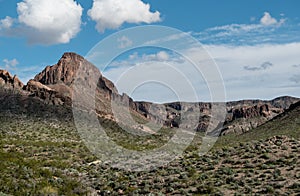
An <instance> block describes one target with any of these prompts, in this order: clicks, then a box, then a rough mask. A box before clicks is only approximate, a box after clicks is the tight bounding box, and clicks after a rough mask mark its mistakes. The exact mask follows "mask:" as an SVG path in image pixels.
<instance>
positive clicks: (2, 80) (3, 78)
mask: <svg viewBox="0 0 300 196" xmlns="http://www.w3.org/2000/svg"><path fill="white" fill-rule="evenodd" d="M0 85H1V86H3V87H5V88H12V89H22V88H23V86H24V84H23V83H22V82H21V81H20V80H19V78H18V77H17V76H16V75H14V76H12V75H11V74H10V73H9V72H8V71H6V70H0Z"/></svg>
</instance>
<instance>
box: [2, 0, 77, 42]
mask: <svg viewBox="0 0 300 196" xmlns="http://www.w3.org/2000/svg"><path fill="white" fill-rule="evenodd" d="M82 11H83V8H82V7H81V6H80V5H79V4H77V2H76V1H73V0H64V1H62V0H23V1H22V2H19V3H18V4H17V12H18V18H17V19H12V18H11V17H9V16H7V17H6V18H5V19H3V20H1V24H2V25H1V26H5V27H6V30H5V31H2V33H1V34H4V35H8V36H22V37H23V36H24V37H26V38H27V39H28V42H29V43H33V44H45V45H51V44H60V43H68V42H70V40H71V39H72V38H74V37H75V36H76V35H77V34H78V32H79V31H80V30H81V29H80V27H81V16H82ZM14 20H15V22H16V24H17V25H15V27H14V26H13V22H14Z"/></svg>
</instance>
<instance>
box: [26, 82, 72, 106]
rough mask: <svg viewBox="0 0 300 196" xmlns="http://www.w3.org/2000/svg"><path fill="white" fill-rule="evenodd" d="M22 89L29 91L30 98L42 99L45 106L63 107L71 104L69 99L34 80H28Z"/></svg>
mask: <svg viewBox="0 0 300 196" xmlns="http://www.w3.org/2000/svg"><path fill="white" fill-rule="evenodd" d="M24 89H25V90H26V91H29V92H30V93H31V96H36V97H38V98H40V99H42V100H43V101H44V102H45V103H46V104H52V105H64V104H70V102H71V100H70V98H69V97H67V96H64V95H62V94H60V93H59V92H57V91H55V90H54V89H52V88H50V87H48V86H46V85H43V84H42V83H40V82H37V81H35V80H29V82H28V83H27V85H26V86H25V88H24Z"/></svg>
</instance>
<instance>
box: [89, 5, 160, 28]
mask: <svg viewBox="0 0 300 196" xmlns="http://www.w3.org/2000/svg"><path fill="white" fill-rule="evenodd" d="M88 15H89V16H90V17H91V19H92V20H94V21H96V23H97V25H96V29H97V30H98V31H99V32H104V31H105V29H117V28H119V27H120V26H121V25H122V24H123V23H135V24H137V23H142V22H144V23H147V24H150V23H153V22H158V21H160V13H159V12H158V11H155V12H151V11H150V5H149V4H145V3H144V2H143V1H141V0H126V1H124V0H94V2H93V7H92V8H91V9H90V10H88Z"/></svg>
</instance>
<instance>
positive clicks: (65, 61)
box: [34, 52, 85, 85]
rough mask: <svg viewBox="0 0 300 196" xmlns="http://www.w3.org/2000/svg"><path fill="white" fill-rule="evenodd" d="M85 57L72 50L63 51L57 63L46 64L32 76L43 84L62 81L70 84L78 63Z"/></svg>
mask: <svg viewBox="0 0 300 196" xmlns="http://www.w3.org/2000/svg"><path fill="white" fill-rule="evenodd" d="M83 61H85V59H84V58H83V57H82V56H80V55H78V54H76V53H73V52H67V53H64V54H63V56H62V57H61V58H60V60H59V61H58V63H57V64H55V65H52V66H47V67H46V68H45V69H44V70H43V71H42V72H41V73H39V74H37V75H36V76H35V77H34V80H35V81H37V82H40V83H42V84H45V85H49V84H58V83H64V84H66V85H70V84H71V83H72V82H73V79H74V77H75V74H76V72H77V70H78V68H79V66H80V63H82V62H83Z"/></svg>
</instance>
